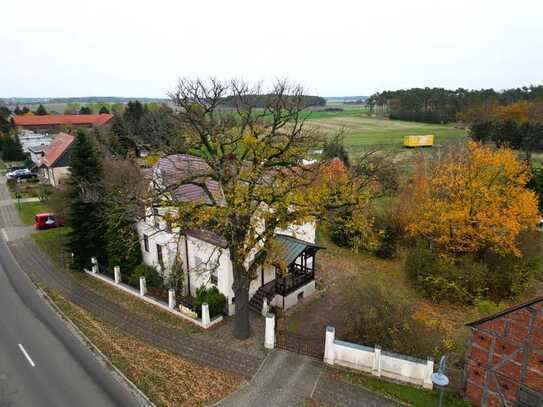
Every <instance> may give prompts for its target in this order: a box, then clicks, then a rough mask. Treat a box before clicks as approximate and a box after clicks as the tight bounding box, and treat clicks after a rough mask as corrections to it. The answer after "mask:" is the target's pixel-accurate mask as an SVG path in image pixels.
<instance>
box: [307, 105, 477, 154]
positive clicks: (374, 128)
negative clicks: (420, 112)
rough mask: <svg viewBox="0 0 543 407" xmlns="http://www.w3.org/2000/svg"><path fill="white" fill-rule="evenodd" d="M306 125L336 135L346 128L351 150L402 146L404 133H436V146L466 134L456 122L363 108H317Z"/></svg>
mask: <svg viewBox="0 0 543 407" xmlns="http://www.w3.org/2000/svg"><path fill="white" fill-rule="evenodd" d="M306 124H307V127H308V128H311V129H315V130H317V131H319V132H322V133H323V134H325V135H333V134H336V133H338V132H340V131H341V130H344V131H345V133H344V134H345V146H346V147H347V149H348V150H349V151H350V152H351V153H356V152H359V151H361V150H364V149H367V148H369V147H381V148H401V147H402V145H403V137H404V136H408V135H416V134H433V135H435V144H436V146H442V145H445V144H447V143H450V142H452V141H456V140H458V141H461V140H465V139H466V138H467V131H466V130H464V129H459V128H456V127H454V126H453V125H450V124H447V125H440V124H425V123H415V122H404V121H399V120H389V119H387V118H380V117H370V116H368V115H366V114H364V113H363V111H362V110H361V109H351V110H345V111H343V112H338V113H327V112H314V113H312V114H311V115H310V116H309V117H308V120H307V122H306Z"/></svg>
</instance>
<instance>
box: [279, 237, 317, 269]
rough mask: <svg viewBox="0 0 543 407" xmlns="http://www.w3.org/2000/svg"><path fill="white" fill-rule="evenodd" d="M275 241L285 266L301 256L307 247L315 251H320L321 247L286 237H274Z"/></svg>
mask: <svg viewBox="0 0 543 407" xmlns="http://www.w3.org/2000/svg"><path fill="white" fill-rule="evenodd" d="M275 240H276V241H277V242H278V243H279V245H280V246H281V248H282V249H283V250H282V251H283V252H284V254H283V260H284V261H285V263H286V264H290V263H292V262H293V261H294V260H296V258H297V257H298V256H299V255H300V254H302V252H303V251H304V250H305V249H307V248H308V247H313V248H315V249H322V247H321V246H317V245H316V244H314V243H310V242H306V241H304V240H300V239H296V238H295V237H292V236H287V235H279V234H277V235H275Z"/></svg>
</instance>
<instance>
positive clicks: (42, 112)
mask: <svg viewBox="0 0 543 407" xmlns="http://www.w3.org/2000/svg"><path fill="white" fill-rule="evenodd" d="M36 115H37V116H45V115H47V110H45V107H43V105H42V104H40V105H39V106H38V109H37V110H36Z"/></svg>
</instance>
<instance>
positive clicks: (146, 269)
mask: <svg viewBox="0 0 543 407" xmlns="http://www.w3.org/2000/svg"><path fill="white" fill-rule="evenodd" d="M142 276H143V277H145V282H146V284H147V287H160V286H161V285H162V278H161V277H160V275H159V274H158V272H157V270H156V269H155V268H154V267H151V266H148V265H147V264H143V263H142V264H140V265H139V266H137V267H136V268H135V269H134V271H133V272H132V274H130V277H129V278H128V281H129V283H130V284H131V285H133V286H137V287H139V284H140V277H142Z"/></svg>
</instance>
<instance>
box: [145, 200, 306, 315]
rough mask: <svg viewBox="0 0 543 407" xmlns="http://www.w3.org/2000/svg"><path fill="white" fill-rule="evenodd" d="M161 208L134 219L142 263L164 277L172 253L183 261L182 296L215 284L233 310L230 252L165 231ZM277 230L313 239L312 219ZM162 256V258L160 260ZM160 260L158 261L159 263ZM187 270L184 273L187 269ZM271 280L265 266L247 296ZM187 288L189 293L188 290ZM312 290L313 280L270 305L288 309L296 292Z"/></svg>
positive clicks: (269, 269) (270, 271) (271, 269)
mask: <svg viewBox="0 0 543 407" xmlns="http://www.w3.org/2000/svg"><path fill="white" fill-rule="evenodd" d="M164 212H165V209H163V208H162V209H160V213H156V215H157V216H156V217H153V216H152V214H151V212H150V211H148V213H147V215H148V216H147V217H146V219H145V220H142V221H140V222H138V225H137V228H138V234H139V238H140V244H141V251H142V253H143V262H144V263H145V264H147V265H150V266H153V267H155V268H156V269H157V270H159V272H160V273H161V274H162V276H163V278H164V279H167V277H168V273H169V271H170V270H171V267H172V266H173V264H174V262H175V259H176V256H178V257H179V260H180V261H181V262H182V264H183V269H184V274H185V281H184V284H183V286H184V290H185V292H184V293H183V294H184V295H188V294H190V295H191V296H195V295H196V290H197V289H198V288H200V287H201V286H206V287H211V286H216V287H217V288H218V289H219V291H220V292H221V293H223V294H224V296H225V297H226V298H227V301H228V309H229V314H230V315H232V314H233V313H234V312H235V306H234V291H233V289H232V284H233V282H234V277H233V270H232V262H231V261H230V253H229V250H228V249H226V248H222V247H220V246H217V245H215V244H213V243H210V242H207V241H204V240H202V239H200V238H198V237H196V236H192V235H191V234H188V235H184V234H180V233H176V231H175V230H174V231H172V232H167V231H166V230H167V225H166V222H164V221H163V220H162V217H161V216H160V215H163V214H164ZM277 233H280V234H284V235H287V236H292V237H295V238H297V239H300V240H304V241H306V242H309V243H314V242H315V222H308V223H305V224H303V225H299V226H292V227H289V228H287V229H285V230H280V231H279V230H278V231H277ZM160 259H162V260H160ZM161 263H162V264H161ZM187 270H188V272H187ZM274 279H275V268H274V267H273V266H265V267H264V268H263V270H260V271H259V272H258V273H257V276H256V278H255V279H253V280H252V281H251V283H250V286H249V298H251V297H252V296H253V295H254V294H255V293H256V291H257V290H258V289H259V288H260V287H261V286H262V285H263V284H262V282H264V284H266V283H269V282H271V281H273V280H274ZM189 288H190V293H189ZM314 291H315V282H314V281H312V282H311V283H309V284H307V285H306V286H304V287H301V288H299V289H297V290H296V291H295V292H293V293H290V294H289V295H288V296H285V297H284V298H283V297H282V296H280V295H276V296H275V298H274V299H273V300H272V302H271V303H272V304H273V305H277V306H280V307H283V306H284V308H285V309H286V308H289V307H290V306H292V305H294V304H296V303H297V301H298V298H299V295H300V293H302V296H303V297H307V296H309V295H311V294H312V293H313V292H314Z"/></svg>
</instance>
